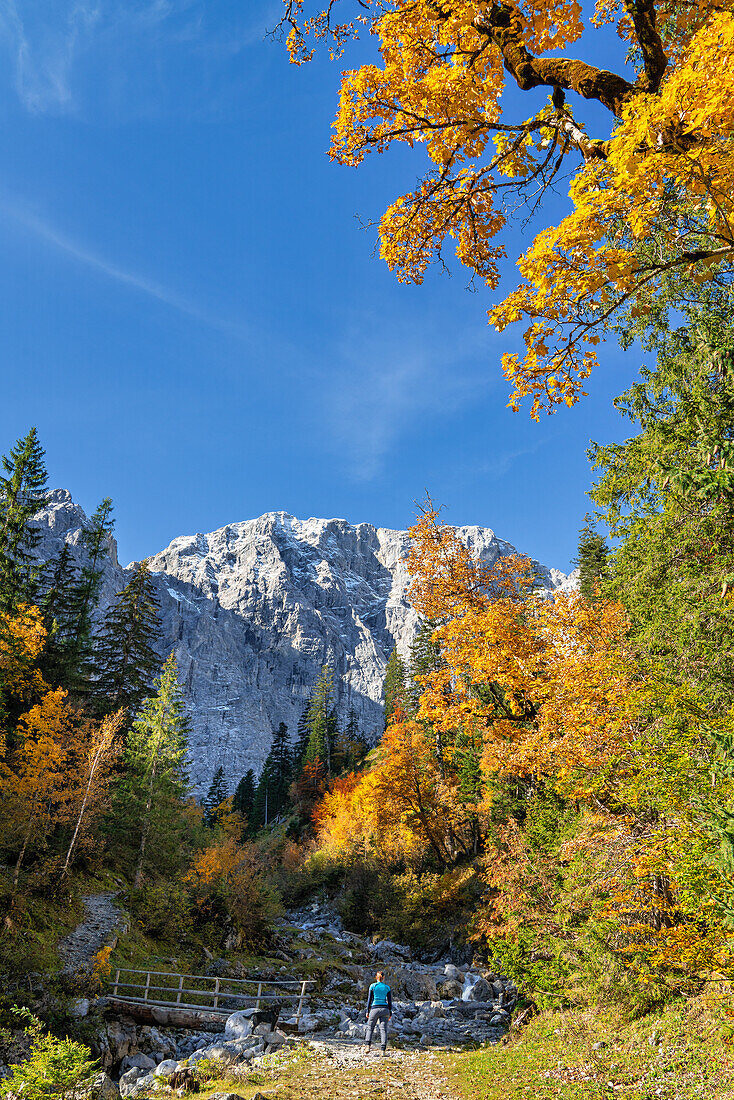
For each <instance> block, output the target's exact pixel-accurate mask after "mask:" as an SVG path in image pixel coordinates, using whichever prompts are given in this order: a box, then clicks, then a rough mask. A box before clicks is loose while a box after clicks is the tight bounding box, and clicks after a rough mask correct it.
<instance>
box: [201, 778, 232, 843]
mask: <svg viewBox="0 0 734 1100" xmlns="http://www.w3.org/2000/svg"><path fill="white" fill-rule="evenodd" d="M228 795H229V789H228V787H227V780H226V779H225V778H224V768H223V767H222V766H221V765H220V766H219V767H218V768H217V770H216V771H215V773H214V775H213V777H212V781H211V783H210V784H209V790H208V791H207V792H206V794H205V795H204V797H203V798H202V800H201V805H202V809H203V810H204V824H205V825H206V826H208V828H210V829H213V828H214V826H215V825H216V824H217V822H218V821H219V814H218V812H217V811H218V809H219V807H220V806H221V805H222V803H223V802H224V800H225V799H226V798H227V797H228Z"/></svg>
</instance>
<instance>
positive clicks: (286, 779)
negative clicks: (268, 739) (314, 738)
mask: <svg viewBox="0 0 734 1100" xmlns="http://www.w3.org/2000/svg"><path fill="white" fill-rule="evenodd" d="M266 768H267V771H268V776H269V780H270V786H271V794H270V805H269V812H270V818H271V819H272V818H273V817H275V816H277V814H279V813H280V811H281V810H282V809H283V807H284V806H285V805H286V803H287V801H288V789H289V787H290V784H291V775H292V772H293V758H292V753H291V745H290V740H289V738H288V727H287V726H286V724H285V722H281V723H280V725H279V726H278V728H277V730H276V731H275V733H274V734H273V743H272V745H271V746H270V752H269V753H268V759H267V761H266Z"/></svg>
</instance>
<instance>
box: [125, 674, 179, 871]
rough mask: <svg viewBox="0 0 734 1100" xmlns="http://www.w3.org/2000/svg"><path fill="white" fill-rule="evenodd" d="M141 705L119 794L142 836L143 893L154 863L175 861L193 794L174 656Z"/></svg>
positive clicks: (138, 859)
mask: <svg viewBox="0 0 734 1100" xmlns="http://www.w3.org/2000/svg"><path fill="white" fill-rule="evenodd" d="M155 688H156V693H155V695H152V696H150V697H149V698H147V699H146V700H145V702H144V703H143V705H142V707H141V710H140V713H139V715H138V717H137V718H136V720H135V722H133V725H132V729H131V730H130V732H129V734H128V737H127V744H126V748H125V765H126V769H125V776H124V779H123V783H122V787H121V790H120V792H119V803H120V805H121V806H124V810H125V818H126V820H127V821H128V827H129V828H130V829H132V830H134V832H135V834H136V835H137V837H138V842H137V845H136V851H135V857H134V875H133V884H134V887H135V889H140V887H141V885H142V883H143V877H144V875H145V871H146V868H147V867H148V866H150V864H151V863H156V864H159V865H160V863H162V862H164V861H171V860H173V861H174V862H175V859H176V854H175V852H176V848H177V846H178V840H180V832H181V829H182V827H183V819H182V814H183V805H184V800H185V798H186V796H187V794H188V791H189V781H188V774H187V761H186V754H187V751H188V732H189V719H188V717H187V714H186V706H185V703H184V699H183V693H182V691H181V685H180V684H179V682H178V670H177V668H176V659H175V657H174V655H173V654H171V656H170V657H169V658H168V660H167V661H166V662H165V664H164V665H163V669H162V670H161V674H160V676H159V677H158V679H157V680H156V684H155Z"/></svg>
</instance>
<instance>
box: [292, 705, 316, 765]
mask: <svg viewBox="0 0 734 1100" xmlns="http://www.w3.org/2000/svg"><path fill="white" fill-rule="evenodd" d="M312 695H313V692H311V694H310V695H309V696H308V699H307V700H306V702H305V703H304V706H303V710H302V711H301V717H300V718H299V719H298V731H297V734H296V743H295V745H294V747H293V771H292V775H291V778H292V779H298V777H299V776H300V774H301V771H302V769H303V765H304V762H305V760H306V750H307V749H308V742H309V740H310V738H311V727H310V726H309V724H308V716H309V713H310V710H311V698H312Z"/></svg>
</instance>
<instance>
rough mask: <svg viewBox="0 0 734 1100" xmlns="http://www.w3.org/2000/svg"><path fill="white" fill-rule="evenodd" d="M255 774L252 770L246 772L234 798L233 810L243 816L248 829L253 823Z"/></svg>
mask: <svg viewBox="0 0 734 1100" xmlns="http://www.w3.org/2000/svg"><path fill="white" fill-rule="evenodd" d="M255 787H256V780H255V773H254V771H253V770H252V768H250V769H249V771H247V772H245V774H244V775H243V776H242V779H240V781H239V783H238V784H237V786H236V788H235V792H234V795H233V796H232V809H233V810H234V811H235V813H238V814H242V816H243V817H244V819H245V821H246V822H247V825H248V827H249V826H250V824H251V822H252V808H253V806H254V804H255Z"/></svg>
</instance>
